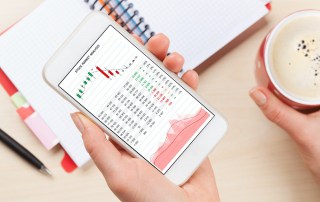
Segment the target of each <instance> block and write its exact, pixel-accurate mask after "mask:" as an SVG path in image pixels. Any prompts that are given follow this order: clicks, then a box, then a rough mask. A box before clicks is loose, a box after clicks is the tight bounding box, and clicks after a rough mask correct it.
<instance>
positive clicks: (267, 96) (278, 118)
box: [250, 87, 307, 140]
mask: <svg viewBox="0 0 320 202" xmlns="http://www.w3.org/2000/svg"><path fill="white" fill-rule="evenodd" d="M250 96H251V98H252V99H253V100H254V101H255V103H256V104H257V105H258V106H259V108H260V109H261V111H262V112H263V113H264V114H265V116H266V117H267V118H268V119H269V120H270V121H272V122H274V123H275V124H277V125H278V126H280V127H281V128H283V129H284V130H285V131H287V132H288V133H289V135H291V136H292V137H293V138H294V139H296V140H298V139H299V132H301V131H302V130H303V128H302V127H303V126H304V125H305V123H306V122H307V116H305V115H304V114H301V113H299V112H298V111H296V110H294V109H293V108H291V107H289V106H288V105H286V104H284V103H283V102H281V101H280V100H279V99H278V98H277V97H276V96H275V95H274V94H272V93H271V92H270V91H269V90H268V89H267V88H264V87H256V88H253V89H252V90H251V91H250Z"/></svg>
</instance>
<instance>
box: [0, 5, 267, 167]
mask: <svg viewBox="0 0 320 202" xmlns="http://www.w3.org/2000/svg"><path fill="white" fill-rule="evenodd" d="M91 10H101V11H102V12H105V13H107V14H109V15H110V16H112V17H113V19H114V20H115V21H117V22H118V23H119V24H120V25H121V26H123V27H124V28H125V29H126V30H127V31H128V32H130V33H135V34H137V35H138V36H140V37H141V39H142V40H143V42H144V43H146V42H147V41H148V40H149V39H150V37H151V36H153V35H154V34H155V33H159V32H163V33H166V34H167V35H168V36H169V37H170V40H171V48H170V51H178V52H181V53H182V54H183V55H184V56H185V58H186V64H185V66H184V69H185V70H186V69H189V68H194V67H196V66H197V65H198V64H200V63H201V62H203V61H204V60H205V59H206V58H208V57H209V56H210V55H212V54H213V53H214V52H216V51H217V50H218V49H220V48H221V47H222V46H224V45H225V44H226V43H228V42H229V41H230V40H232V39H233V38H234V37H235V36H237V35H238V34H240V33H241V32H242V31H244V30H245V29H246V28H248V27H249V26H250V25H252V24H253V23H254V22H256V21H257V20H259V19H260V18H261V17H263V16H264V15H265V14H266V13H267V12H268V11H267V9H266V8H265V6H264V4H263V3H262V1H260V0H242V1H234V0H206V1H196V2H194V3H192V4H189V3H186V2H185V1H182V0H176V1H169V0H161V1H160V0H153V1H141V0H105V1H102V0H89V1H88V0H85V1H83V0H68V1H64V0H46V1H44V2H43V3H42V4H41V5H40V6H39V7H38V8H37V9H36V10H34V11H33V12H32V13H31V14H30V15H28V16H26V17H25V18H24V19H22V20H21V21H20V22H19V23H17V24H16V25H15V26H14V27H13V28H12V29H10V30H9V31H8V32H6V33H5V34H4V35H3V36H1V37H0V66H1V67H2V69H3V70H4V72H5V73H6V74H7V76H8V77H9V78H10V79H11V80H12V81H13V83H14V84H15V85H16V86H17V88H18V89H19V91H20V92H21V93H22V94H23V95H24V97H25V98H26V99H27V100H28V101H29V103H30V104H31V105H32V106H33V108H34V109H35V111H37V112H38V113H39V114H40V115H41V117H42V118H43V119H44V121H45V122H46V124H47V125H48V126H49V127H50V128H51V129H52V131H53V132H54V133H55V134H56V135H57V137H58V139H59V141H60V143H61V145H62V146H63V147H64V149H65V150H66V151H67V152H68V154H69V155H70V157H71V158H72V159H73V161H74V162H75V163H76V164H77V165H78V166H82V165H83V164H84V163H86V162H87V161H88V160H89V159H90V158H89V155H88V154H87V152H86V151H85V149H84V146H83V143H82V140H81V136H80V134H79V132H78V130H77V129H76V128H75V126H74V124H73V123H72V121H71V118H70V116H69V114H70V113H71V112H74V111H76V109H75V108H74V107H72V106H71V104H69V103H67V102H66V101H65V100H63V99H62V98H61V97H60V96H59V95H57V94H56V93H55V92H53V91H52V90H51V89H50V88H49V87H48V86H47V85H46V84H45V82H44V81H43V80H42V76H41V72H42V68H43V66H44V64H45V63H46V61H47V60H48V59H49V58H50V57H51V56H52V54H53V53H54V52H55V50H57V48H58V47H59V46H60V45H61V44H62V43H63V41H64V40H65V39H66V38H67V37H68V36H69V35H70V34H71V33H72V31H73V30H74V29H75V27H76V26H77V25H78V24H79V23H80V22H81V21H82V19H83V18H84V17H85V16H86V15H87V14H88V13H89V12H91Z"/></svg>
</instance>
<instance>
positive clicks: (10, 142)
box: [0, 128, 51, 176]
mask: <svg viewBox="0 0 320 202" xmlns="http://www.w3.org/2000/svg"><path fill="white" fill-rule="evenodd" d="M0 141H2V142H3V143H4V144H6V145H7V146H8V147H9V148H10V149H12V150H13V151H14V152H16V153H17V154H18V155H19V156H21V157H22V158H24V159H25V160H26V161H27V162H28V163H30V164H31V165H32V166H34V167H36V168H37V169H39V171H40V172H42V173H44V174H46V175H50V176H51V172H50V171H49V170H48V168H47V167H46V166H45V165H44V164H43V163H42V162H41V161H40V160H39V159H37V157H35V156H34V155H33V154H31V152H29V151H28V150H27V149H26V148H24V147H23V146H22V145H21V144H19V143H18V142H17V141H15V140H14V139H13V138H12V137H10V136H9V135H8V134H7V133H6V132H4V131H3V130H2V129H1V128H0Z"/></svg>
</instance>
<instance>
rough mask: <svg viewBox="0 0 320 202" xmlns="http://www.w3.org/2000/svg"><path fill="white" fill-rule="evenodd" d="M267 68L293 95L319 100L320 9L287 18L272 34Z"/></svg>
mask: <svg viewBox="0 0 320 202" xmlns="http://www.w3.org/2000/svg"><path fill="white" fill-rule="evenodd" d="M269 61H270V72H271V74H272V75H273V76H274V79H275V82H276V83H277V84H278V86H279V87H281V88H282V90H283V91H285V92H286V93H287V94H289V95H291V96H292V97H294V98H296V99H298V100H303V101H308V102H316V103H320V12H317V13H311V14H303V15H299V16H298V17H297V16H295V17H294V18H292V19H290V20H289V21H288V22H287V23H285V24H283V25H282V27H281V28H280V29H279V30H278V31H277V33H275V34H274V36H273V37H272V39H271V47H270V50H269Z"/></svg>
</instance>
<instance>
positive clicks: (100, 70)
mask: <svg viewBox="0 0 320 202" xmlns="http://www.w3.org/2000/svg"><path fill="white" fill-rule="evenodd" d="M96 69H97V70H98V71H99V72H100V73H101V74H103V75H104V76H105V77H107V78H110V77H109V75H108V74H106V73H105V72H104V71H103V70H102V69H100V67H98V66H96Z"/></svg>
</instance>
